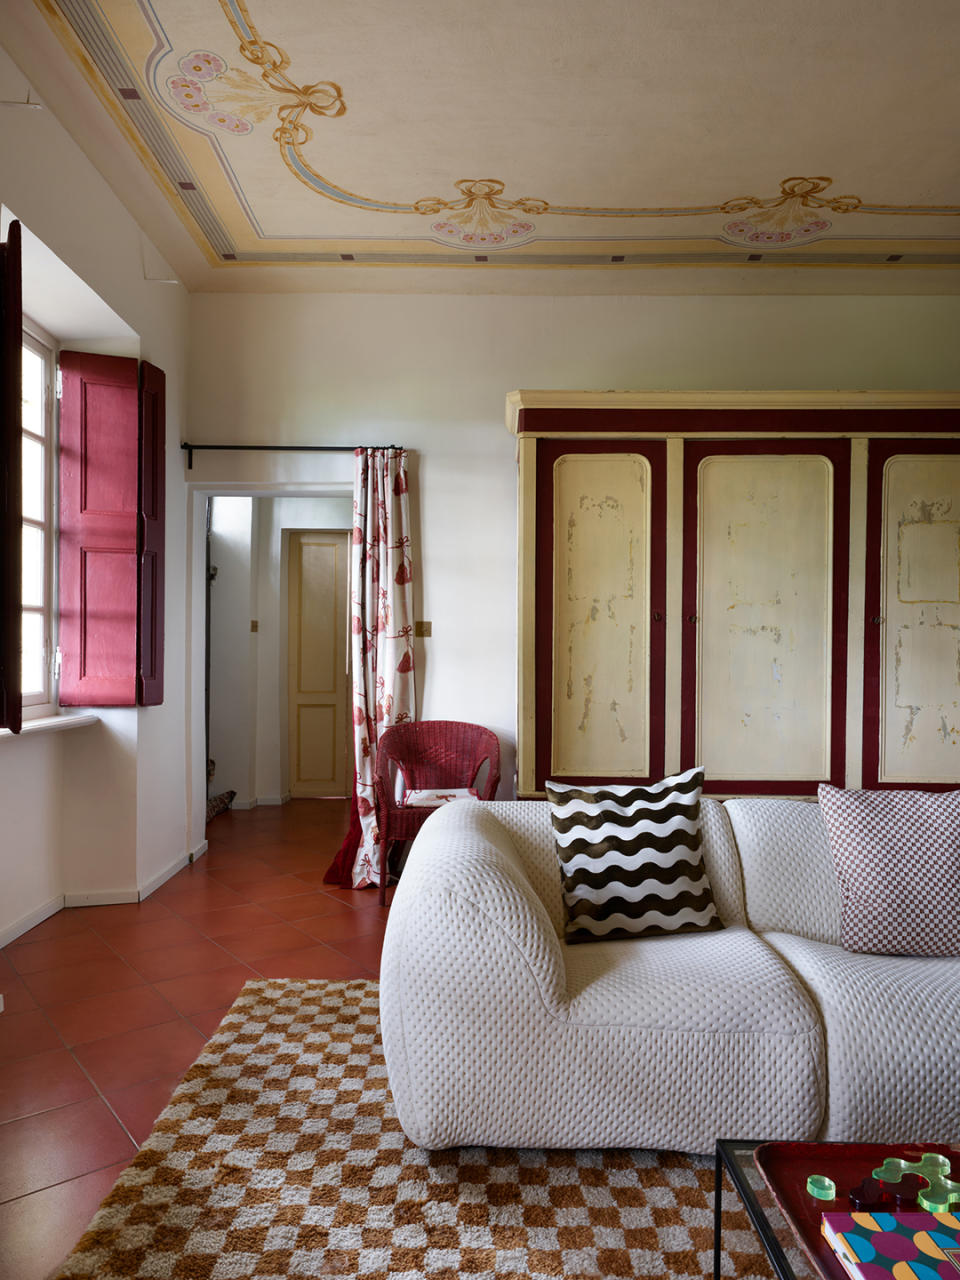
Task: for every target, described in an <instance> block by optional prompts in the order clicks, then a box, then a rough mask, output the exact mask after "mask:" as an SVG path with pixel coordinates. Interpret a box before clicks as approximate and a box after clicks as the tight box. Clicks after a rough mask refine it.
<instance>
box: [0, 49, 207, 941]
mask: <svg viewBox="0 0 960 1280" xmlns="http://www.w3.org/2000/svg"><path fill="white" fill-rule="evenodd" d="M26 93H27V82H26V80H25V79H24V77H23V76H22V75H21V73H20V72H19V71H18V70H17V68H16V66H15V65H14V64H13V62H12V61H10V59H9V58H8V57H7V55H6V54H5V53H3V52H2V51H0V99H3V100H11V101H23V100H24V99H25V97H26ZM33 97H34V99H36V97H37V94H36V92H35V91H34V92H33ZM0 203H2V204H4V205H5V206H7V207H9V208H10V209H11V210H12V211H13V212H14V214H15V215H16V216H17V217H19V218H20V219H21V221H22V222H23V223H24V225H25V226H27V227H28V228H29V229H30V230H31V231H32V232H33V233H34V234H35V235H36V236H38V237H39V238H40V239H41V240H42V241H43V242H44V244H46V245H47V246H48V247H49V248H50V249H51V250H52V251H53V252H54V253H55V254H56V255H57V257H58V258H60V259H61V260H62V261H63V262H64V263H66V264H67V266H69V267H70V268H71V269H72V270H73V271H74V272H75V273H76V274H77V275H78V276H79V277H80V278H81V279H82V280H83V281H85V282H86V284H88V285H89V286H90V287H91V288H92V289H93V290H94V291H95V292H96V293H97V294H98V295H99V296H100V297H101V298H102V299H103V300H104V301H105V302H106V303H107V305H108V306H109V307H110V308H112V310H113V311H114V312H115V313H116V314H117V315H118V316H120V317H121V318H122V319H123V320H124V321H125V322H126V324H127V325H129V327H130V328H131V329H133V330H134V331H135V333H137V334H138V335H139V337H140V351H141V355H142V357H143V358H144V359H146V360H149V361H151V362H152V363H153V364H155V365H157V366H159V367H160V368H161V369H163V370H164V371H165V372H166V375H167V566H168V569H167V574H168V576H167V584H166V612H165V626H166V636H167V643H166V649H165V699H164V704H163V706H161V707H154V708H145V709H143V710H141V711H136V710H122V711H117V712H111V713H108V714H107V715H106V716H105V717H104V719H103V722H102V723H101V724H100V725H99V726H95V727H94V728H84V729H76V730H71V731H69V732H66V733H55V734H38V733H34V734H31V735H29V736H24V737H23V738H22V739H20V740H16V739H8V738H5V739H4V740H3V742H2V744H0V749H2V755H0V813H2V814H3V833H2V835H0V876H2V878H3V892H2V893H0V937H2V938H4V940H6V937H7V936H8V935H9V932H10V930H11V929H14V930H16V928H17V927H19V925H18V922H22V921H24V920H32V919H33V918H34V917H35V916H36V913H37V912H38V911H41V912H42V910H44V909H46V908H47V906H49V903H50V902H51V901H55V900H56V899H57V898H58V897H61V896H62V895H64V894H74V893H76V894H79V895H84V894H90V895H93V896H97V895H106V896H108V897H109V896H110V895H111V894H116V895H119V896H129V895H130V894H131V892H132V893H135V892H136V891H137V889H138V888H144V887H149V886H151V885H153V884H155V883H157V882H158V880H159V879H162V878H163V876H165V875H166V874H167V872H168V871H169V870H170V868H171V867H173V866H175V865H177V864H178V862H180V861H182V860H185V858H186V856H187V854H188V853H189V852H190V851H191V850H190V848H188V846H187V826H186V812H187V803H186V791H187V785H188V783H187V765H186V760H185V752H184V749H183V748H184V744H185V739H186V720H187V715H188V706H187V700H186V686H185V676H186V668H187V663H188V661H189V659H190V655H189V654H188V652H187V650H186V647H185V645H184V643H183V635H184V627H185V601H184V578H183V568H182V566H183V563H184V557H185V553H186V546H185V528H186V520H185V489H184V484H183V463H182V459H181V453H180V449H179V447H178V445H179V440H180V438H181V433H182V429H183V427H182V423H183V400H184V370H185V352H186V326H187V296H186V292H185V290H184V289H183V288H182V287H181V286H179V285H178V284H169V283H164V282H162V281H158V280H147V279H145V272H144V268H143V262H144V253H145V251H147V250H150V252H151V253H152V252H153V250H152V247H151V246H149V245H147V244H146V243H145V241H144V238H143V234H142V232H141V231H140V229H139V228H138V227H137V225H136V223H135V222H134V221H133V219H132V218H131V217H130V215H129V214H128V213H127V211H126V209H125V208H124V207H123V205H122V204H121V202H120V201H119V200H118V199H117V197H116V196H115V195H114V194H113V193H112V192H111V191H110V189H109V188H108V187H107V185H106V183H105V182H104V180H103V179H102V177H101V176H100V174H99V173H98V172H97V170H96V169H94V168H93V166H92V165H91V164H90V163H89V162H88V161H87V160H86V159H85V158H84V157H83V155H82V154H81V153H80V152H79V151H78V149H77V148H76V146H75V145H74V143H73V141H72V140H71V138H70V137H69V135H68V134H67V132H66V131H65V130H64V129H63V128H62V127H61V126H60V125H59V124H58V123H57V121H56V119H55V118H54V117H53V115H52V114H51V113H50V112H49V111H47V110H18V109H16V108H6V109H5V110H4V113H3V128H2V129H0ZM54 336H56V337H62V338H64V339H70V338H71V337H72V336H73V335H72V334H69V333H65V332H62V331H61V332H60V333H57V332H56V331H55V333H54ZM201 656H202V651H201ZM191 848H192V846H191ZM51 895H52V896H51ZM101 900H102V896H101Z"/></svg>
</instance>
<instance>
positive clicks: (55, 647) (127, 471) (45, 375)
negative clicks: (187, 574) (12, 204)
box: [0, 209, 166, 733]
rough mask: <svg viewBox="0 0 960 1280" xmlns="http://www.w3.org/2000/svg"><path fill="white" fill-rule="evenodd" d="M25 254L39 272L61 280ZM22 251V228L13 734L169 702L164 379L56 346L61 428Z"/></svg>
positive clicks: (15, 352)
mask: <svg viewBox="0 0 960 1280" xmlns="http://www.w3.org/2000/svg"><path fill="white" fill-rule="evenodd" d="M2 213H3V211H2V209H0V215H2ZM26 245H27V247H29V248H30V252H31V254H32V255H33V256H32V261H33V269H34V271H35V273H36V274H42V275H43V278H44V279H47V278H49V268H50V267H51V264H52V263H55V264H56V266H57V268H59V269H60V271H61V273H62V272H63V270H64V268H63V264H62V263H60V262H59V260H58V259H55V258H54V257H53V255H52V254H50V253H49V251H47V250H45V249H44V247H43V246H42V245H40V242H39V241H37V240H36V239H35V238H33V237H30V236H29V235H28V236H27V240H26ZM23 248H24V240H23V237H22V234H21V227H20V224H19V222H18V221H16V219H14V220H13V221H11V222H10V225H9V226H8V227H7V235H6V239H5V240H4V239H0V729H10V730H11V731H12V732H13V733H19V731H20V727H21V720H22V713H23V710H24V709H26V714H27V715H28V716H33V717H37V716H41V715H46V714H49V713H51V712H55V711H56V709H57V707H58V706H87V707H91V706H99V707H102V706H136V705H138V704H139V705H141V706H154V705H156V704H158V703H160V702H162V701H163V561H164V469H165V461H166V432H165V427H164V402H165V391H164V383H165V380H164V375H163V371H162V370H160V369H157V368H156V367H155V366H153V365H151V364H148V363H146V362H143V363H142V364H141V363H140V362H139V361H138V360H137V359H135V358H133V357H131V356H107V355H92V354H90V353H84V352H77V351H65V350H62V349H60V350H58V351H57V353H56V360H58V362H59V370H58V372H57V375H56V378H57V399H58V400H59V402H60V404H59V411H58V413H57V415H56V425H55V424H54V412H53V405H54V395H53V381H54V369H55V351H54V348H55V345H56V344H55V340H54V339H52V338H50V337H48V336H47V335H46V334H44V333H42V332H41V331H34V328H33V326H32V325H29V322H28V325H29V328H28V331H27V332H25V323H24V318H23V305H22V303H23V290H22V281H23V274H22V270H21V263H22V257H23V253H22V251H23ZM44 255H46V256H44ZM71 275H72V273H71ZM34 283H36V281H35V282H34ZM34 292H35V296H37V297H38V305H39V296H38V295H37V293H36V290H35V291H34ZM46 301H47V303H48V304H49V298H47V299H46ZM48 309H49V306H48ZM110 316H111V317H112V319H113V320H115V321H116V322H117V324H118V325H119V324H122V322H121V321H120V320H119V317H116V316H114V315H113V313H112V312H110ZM123 327H124V328H125V329H126V328H127V326H123ZM129 335H130V336H135V335H133V331H132V330H129ZM55 437H56V438H55ZM54 655H56V670H55V669H54Z"/></svg>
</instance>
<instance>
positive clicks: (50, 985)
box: [23, 955, 143, 1005]
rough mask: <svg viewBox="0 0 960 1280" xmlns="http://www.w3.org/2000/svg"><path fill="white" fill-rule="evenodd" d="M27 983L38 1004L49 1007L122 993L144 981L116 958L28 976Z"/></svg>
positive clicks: (112, 957)
mask: <svg viewBox="0 0 960 1280" xmlns="http://www.w3.org/2000/svg"><path fill="white" fill-rule="evenodd" d="M23 981H24V985H25V986H26V987H27V989H28V990H29V991H30V994H31V995H32V996H33V997H34V999H35V1000H36V1002H37V1004H39V1005H48V1004H63V1003H64V1002H65V1001H67V1000H82V999H83V998H84V997H85V996H98V995H102V994H103V993H104V992H106V991H122V990H123V989H124V988H125V987H136V986H139V985H140V984H141V983H142V982H143V979H142V978H141V977H140V975H139V974H138V973H137V972H136V970H134V969H131V968H130V966H129V965H128V964H127V963H126V961H125V960H121V959H120V957H119V956H114V955H112V956H111V958H110V959H109V960H88V961H86V962H84V963H83V964H71V965H66V966H62V967H60V968H57V969H44V970H43V972H42V973H29V974H24V977H23Z"/></svg>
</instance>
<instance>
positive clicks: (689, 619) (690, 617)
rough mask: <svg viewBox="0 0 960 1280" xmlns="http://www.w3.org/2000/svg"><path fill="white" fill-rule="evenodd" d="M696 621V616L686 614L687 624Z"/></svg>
mask: <svg viewBox="0 0 960 1280" xmlns="http://www.w3.org/2000/svg"><path fill="white" fill-rule="evenodd" d="M696 620H697V615H696V614H695V613H688V614H687V621H688V622H696Z"/></svg>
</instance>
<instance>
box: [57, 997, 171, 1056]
mask: <svg viewBox="0 0 960 1280" xmlns="http://www.w3.org/2000/svg"><path fill="white" fill-rule="evenodd" d="M44 1012H45V1013H46V1015H47V1017H48V1018H49V1019H50V1021H51V1022H52V1023H53V1024H54V1026H55V1027H56V1028H57V1030H58V1031H59V1032H60V1034H61V1035H62V1036H63V1038H64V1040H65V1041H66V1042H67V1044H68V1045H77V1044H88V1043H89V1042H90V1041H92V1040H102V1039H104V1038H105V1037H106V1036H115V1035H120V1034H121V1033H122V1032H124V1031H135V1030H137V1029H138V1028H140V1027H152V1026H156V1024H157V1023H158V1022H169V1021H170V1020H171V1018H172V1017H173V1016H174V1010H173V1008H172V1007H171V1006H170V1005H169V1004H168V1003H167V1001H166V1000H165V999H164V998H163V996H162V995H161V994H159V993H158V992H157V991H155V990H154V988H153V987H148V986H146V985H144V986H140V987H128V988H127V989H126V990H125V991H111V992H108V993H107V994H106V995H102V996H90V997H88V999H86V1000H74V1001H71V1002H70V1003H69V1004H51V1005H48V1006H47V1008H46V1009H45V1010H44Z"/></svg>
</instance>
